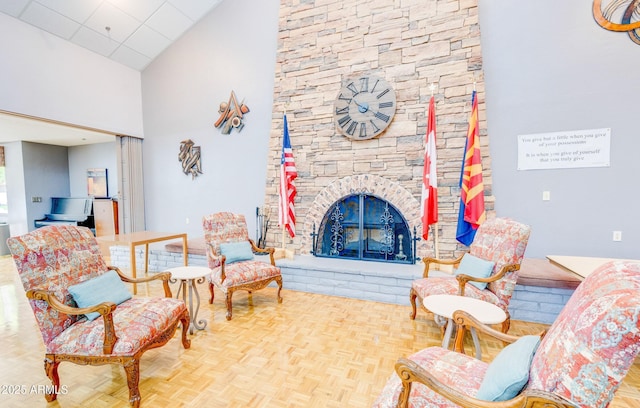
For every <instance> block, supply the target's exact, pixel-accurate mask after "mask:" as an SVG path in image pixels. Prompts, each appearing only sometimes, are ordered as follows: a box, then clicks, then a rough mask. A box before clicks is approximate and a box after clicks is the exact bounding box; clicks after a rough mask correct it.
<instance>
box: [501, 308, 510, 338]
mask: <svg viewBox="0 0 640 408" xmlns="http://www.w3.org/2000/svg"><path fill="white" fill-rule="evenodd" d="M510 327H511V316H509V312H507V318H506V319H505V321H504V322H502V332H503V333H504V334H507V332H508V331H509V328H510Z"/></svg>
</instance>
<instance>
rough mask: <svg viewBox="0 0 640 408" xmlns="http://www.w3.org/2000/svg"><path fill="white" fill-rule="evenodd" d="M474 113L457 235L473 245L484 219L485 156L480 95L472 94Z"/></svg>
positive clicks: (465, 165) (470, 125)
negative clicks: (480, 133)
mask: <svg viewBox="0 0 640 408" xmlns="http://www.w3.org/2000/svg"><path fill="white" fill-rule="evenodd" d="M471 106H472V108H471V117H470V118H469V130H468V132H467V140H466V142H465V148H464V157H463V158H462V170H461V174H460V211H459V213H458V228H457V231H456V239H457V240H458V241H459V242H460V243H462V244H464V245H467V246H469V245H471V243H472V242H473V239H474V238H475V236H476V231H477V229H478V227H479V226H480V225H481V224H482V223H483V222H484V220H485V218H486V214H485V211H484V184H483V183H482V157H481V155H480V135H479V133H478V98H477V97H476V91H473V93H472V94H471Z"/></svg>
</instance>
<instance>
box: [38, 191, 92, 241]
mask: <svg viewBox="0 0 640 408" xmlns="http://www.w3.org/2000/svg"><path fill="white" fill-rule="evenodd" d="M34 223H35V227H36V228H40V227H44V226H46V225H60V224H67V225H79V226H83V227H88V228H90V229H91V230H92V231H93V232H94V234H95V222H94V218H93V199H92V198H89V197H51V213H50V214H45V218H42V219H40V220H35V221H34Z"/></svg>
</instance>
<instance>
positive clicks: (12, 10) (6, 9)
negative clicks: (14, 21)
mask: <svg viewBox="0 0 640 408" xmlns="http://www.w3.org/2000/svg"><path fill="white" fill-rule="evenodd" d="M28 2H29V0H7V1H0V11H1V12H3V13H5V14H8V15H10V16H11V17H18V16H19V15H20V13H22V10H24V9H25V7H26V6H27V3H28Z"/></svg>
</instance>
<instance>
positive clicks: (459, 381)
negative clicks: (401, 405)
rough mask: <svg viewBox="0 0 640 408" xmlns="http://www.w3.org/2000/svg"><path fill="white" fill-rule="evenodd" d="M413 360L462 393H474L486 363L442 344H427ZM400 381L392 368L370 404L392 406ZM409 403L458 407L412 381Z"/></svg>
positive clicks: (414, 407) (412, 405)
mask: <svg viewBox="0 0 640 408" xmlns="http://www.w3.org/2000/svg"><path fill="white" fill-rule="evenodd" d="M409 360H412V361H414V362H415V363H417V364H418V365H420V366H421V367H423V368H424V369H425V370H426V371H428V372H430V373H432V374H434V375H435V376H436V378H438V380H440V381H441V382H442V383H443V384H445V385H447V386H449V387H452V388H454V389H456V390H458V391H460V392H462V393H463V394H466V395H470V396H475V395H476V394H477V392H478V389H479V388H480V384H482V379H483V378H484V373H485V372H486V371H487V367H488V366H489V365H488V364H487V363H485V362H483V361H481V360H476V359H475V358H473V357H471V356H467V355H465V354H460V353H456V352H454V351H449V350H446V349H443V348H441V347H429V348H426V349H424V350H421V351H419V352H417V353H415V354H413V355H411V356H409ZM401 388H402V382H401V381H400V377H398V375H397V374H396V373H395V372H394V373H393V374H392V375H391V376H390V377H389V380H388V381H387V384H386V385H385V387H384V389H383V390H382V393H381V394H380V395H379V396H378V398H377V399H376V400H375V402H374V403H373V406H372V407H373V408H385V407H387V408H391V407H395V406H396V404H397V403H398V396H399V395H400V389H401ZM409 407H410V408H419V407H428V408H436V407H438V408H445V407H458V405H457V404H454V403H452V402H450V401H449V400H447V399H445V398H443V397H442V396H440V395H439V394H438V393H436V392H434V391H432V390H431V389H430V388H429V387H427V386H426V385H423V384H420V383H413V384H412V386H411V394H410V395H409Z"/></svg>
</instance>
